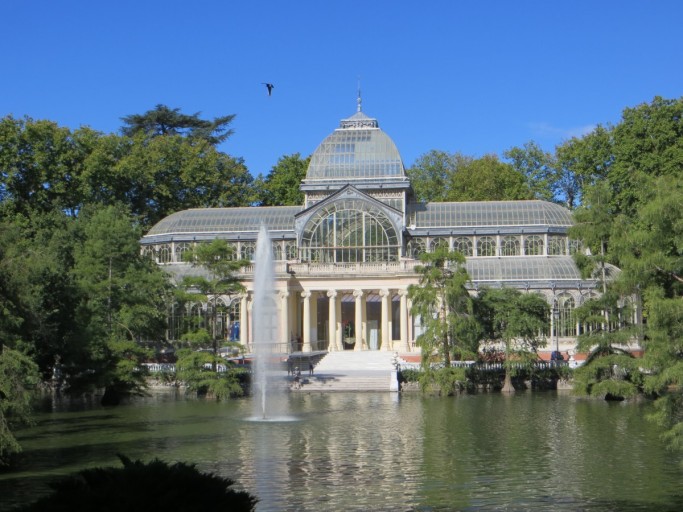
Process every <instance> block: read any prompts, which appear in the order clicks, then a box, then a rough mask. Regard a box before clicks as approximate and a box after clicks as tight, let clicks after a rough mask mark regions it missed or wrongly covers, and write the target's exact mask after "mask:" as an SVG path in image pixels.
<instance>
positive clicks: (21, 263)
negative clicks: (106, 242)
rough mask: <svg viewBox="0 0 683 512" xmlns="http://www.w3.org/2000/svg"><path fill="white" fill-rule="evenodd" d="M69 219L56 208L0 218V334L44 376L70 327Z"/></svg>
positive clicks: (66, 344) (65, 346) (72, 289)
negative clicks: (33, 362)
mask: <svg viewBox="0 0 683 512" xmlns="http://www.w3.org/2000/svg"><path fill="white" fill-rule="evenodd" d="M73 224H74V222H73V219H72V218H70V217H69V216H67V215H66V214H65V213H63V212H61V211H53V212H40V211H34V212H32V213H31V214H30V215H28V216H27V215H23V214H20V213H15V214H12V215H10V216H7V217H5V218H4V219H3V220H0V282H1V283H2V286H0V303H4V307H2V308H0V309H2V311H3V313H0V339H2V340H5V342H10V341H11V342H13V348H17V349H19V350H21V351H22V352H24V353H26V354H29V355H30V356H31V357H32V358H33V359H34V360H35V362H36V363H37V364H38V365H39V367H40V370H41V372H42V374H43V376H44V378H49V377H50V376H51V374H52V368H53V366H54V364H55V357H57V356H59V355H61V356H63V355H64V353H65V351H67V350H68V347H69V345H70V342H69V340H70V339H71V336H72V333H73V332H74V330H75V328H76V327H75V322H74V307H73V304H74V302H77V296H78V293H77V290H76V288H75V286H74V284H73V280H72V279H71V275H70V273H71V268H72V265H73V242H74V240H73V238H74V232H73Z"/></svg>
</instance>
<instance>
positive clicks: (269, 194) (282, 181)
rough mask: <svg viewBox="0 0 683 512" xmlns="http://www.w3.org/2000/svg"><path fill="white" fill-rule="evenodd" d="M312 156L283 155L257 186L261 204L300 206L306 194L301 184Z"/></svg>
mask: <svg viewBox="0 0 683 512" xmlns="http://www.w3.org/2000/svg"><path fill="white" fill-rule="evenodd" d="M310 161H311V157H310V156H309V157H308V158H301V155H300V154H299V153H294V154H293V155H287V156H283V157H281V158H280V159H279V160H278V161H277V164H276V165H275V166H274V167H273V168H272V169H271V170H270V173H268V176H266V178H265V179H262V178H260V179H259V181H258V182H257V183H256V186H255V188H256V189H257V190H258V197H259V199H258V201H259V204H260V205H261V206H299V205H302V204H304V194H303V193H302V192H301V190H300V189H299V185H300V184H301V182H302V181H303V180H304V178H306V171H307V170H308V164H309V163H310Z"/></svg>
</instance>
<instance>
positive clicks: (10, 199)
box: [0, 116, 100, 215]
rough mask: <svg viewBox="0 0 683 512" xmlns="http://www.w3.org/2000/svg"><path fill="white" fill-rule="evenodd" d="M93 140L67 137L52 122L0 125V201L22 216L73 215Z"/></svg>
mask: <svg viewBox="0 0 683 512" xmlns="http://www.w3.org/2000/svg"><path fill="white" fill-rule="evenodd" d="M99 137H100V134H99V133H98V132H95V131H94V130H91V129H90V128H87V127H85V128H80V129H78V130H75V131H73V132H72V131H71V130H69V129H68V128H64V127H60V126H58V125H57V124H56V123H54V122H52V121H34V120H33V119H31V118H28V117H26V118H23V119H15V118H13V117H12V116H7V117H4V118H2V119H0V201H2V202H3V203H11V205H12V207H13V209H14V210H15V211H18V212H22V213H25V214H27V213H29V212H30V211H51V210H53V209H59V210H62V211H64V212H67V213H69V214H70V215H75V214H76V213H77V212H78V210H79V208H80V207H81V206H82V205H83V202H84V201H85V198H84V197H83V195H82V188H81V183H80V179H81V174H82V173H83V172H84V168H85V165H86V161H87V158H88V156H89V154H90V153H91V152H92V150H93V148H94V147H95V146H96V145H97V143H98V140H99ZM5 207H7V204H5Z"/></svg>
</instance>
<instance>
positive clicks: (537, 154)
mask: <svg viewBox="0 0 683 512" xmlns="http://www.w3.org/2000/svg"><path fill="white" fill-rule="evenodd" d="M503 156H504V157H505V158H506V159H508V160H510V165H512V168H513V169H514V170H516V171H517V172H519V173H521V174H523V175H524V176H526V180H527V183H528V185H529V188H530V189H531V193H532V194H533V197H534V199H542V200H544V201H552V200H554V193H553V183H554V175H555V169H556V162H555V157H554V155H553V154H552V153H549V152H547V151H544V150H543V149H542V148H541V147H540V146H539V145H538V144H537V143H535V142H533V141H531V142H527V143H525V144H524V145H523V146H522V147H521V148H520V147H513V148H510V149H508V150H507V151H505V152H504V153H503Z"/></svg>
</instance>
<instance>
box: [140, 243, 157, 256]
mask: <svg viewBox="0 0 683 512" xmlns="http://www.w3.org/2000/svg"><path fill="white" fill-rule="evenodd" d="M142 255H143V256H145V257H147V258H152V259H154V258H155V254H154V248H153V247H152V246H151V245H146V246H145V247H143V248H142Z"/></svg>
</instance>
